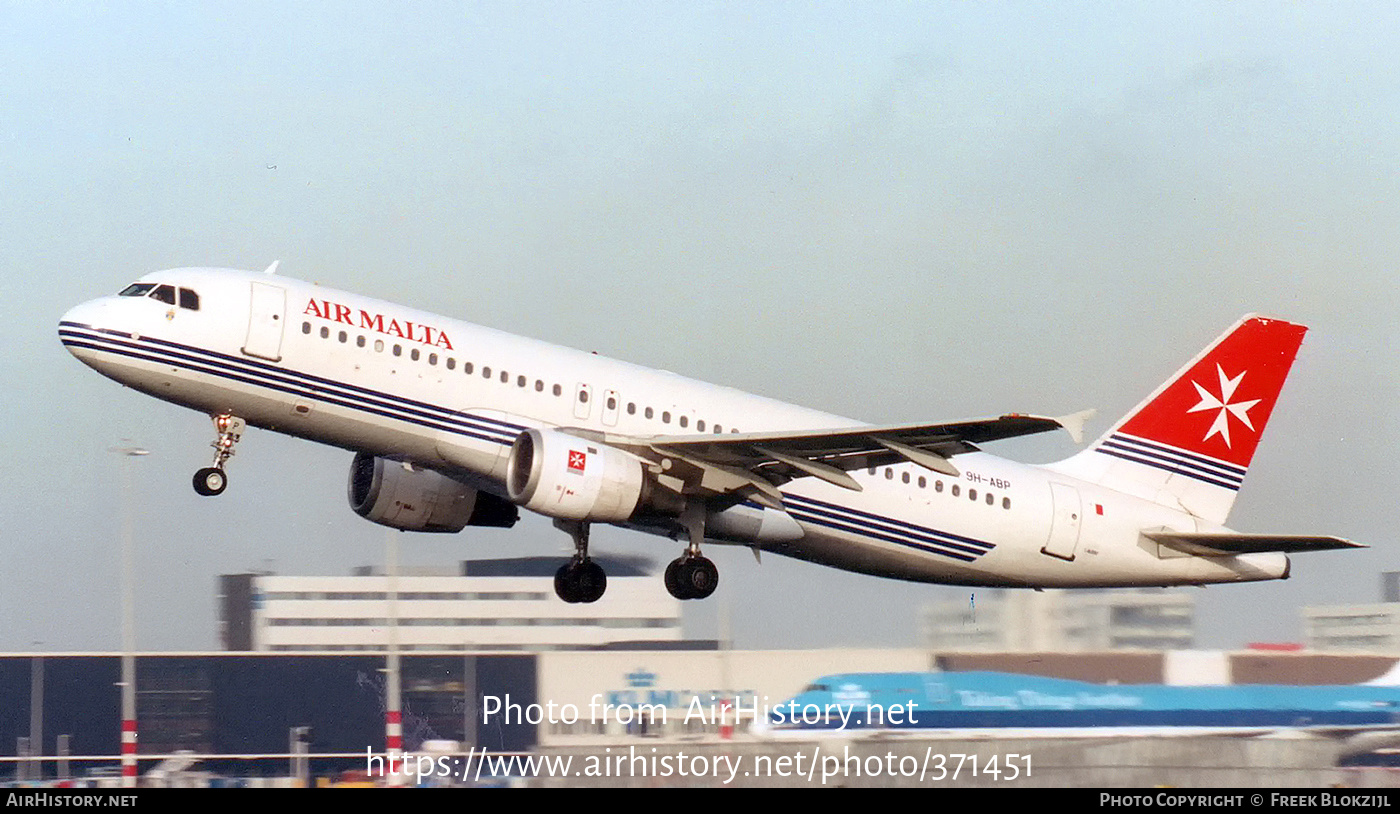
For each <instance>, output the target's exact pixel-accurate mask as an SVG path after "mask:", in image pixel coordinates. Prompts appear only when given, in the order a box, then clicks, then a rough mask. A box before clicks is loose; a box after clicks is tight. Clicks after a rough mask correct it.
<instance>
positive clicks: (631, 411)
mask: <svg viewBox="0 0 1400 814" xmlns="http://www.w3.org/2000/svg"><path fill="white" fill-rule="evenodd" d="M301 332H302V333H304V334H310V333H311V323H310V322H303V323H301ZM330 336H331V329H330V328H329V327H327V326H325V325H322V326H321V338H322V339H330ZM336 339H337V340H339V341H340V342H341V343H342V344H344V343H346V342H349V341H350V335H349V334H348V333H347V332H345V331H341V332H340V333H339V334H338V335H337V336H336ZM365 344H366V338H365V335H364V334H359V335H358V336H356V337H355V347H357V348H363V347H365ZM374 350H375V352H376V353H383V352H384V340H382V339H376V340H374ZM391 352H392V353H393V354H394V355H395V356H402V355H403V345H398V344H396V345H394V346H393V348H392V349H391ZM422 356H423V353H422V351H421V350H419V349H418V348H410V349H409V351H408V358H409V359H411V360H413V361H415V362H416V361H418V360H419V359H421V358H422ZM437 363H438V355H437V354H436V353H434V352H431V351H430V352H429V353H428V364H430V365H436V364H437ZM445 364H446V367H447V369H448V370H455V369H456V368H457V359H456V357H453V356H448V357H447V359H446V362H445ZM474 369H475V368H474V366H473V365H472V363H471V362H463V363H462V372H463V373H465V374H467V375H471V374H472V372H473V371H474ZM481 376H482V378H485V379H489V378H491V368H490V367H489V366H483V367H482V368H481ZM500 379H501V383H502V384H509V383H510V373H508V372H506V371H504V370H502V371H501V372H500ZM529 381H530V380H529V379H528V378H527V377H525V376H517V377H516V379H515V383H516V386H518V387H525V386H526V385H528V384H529ZM551 391H552V392H553V393H554V395H555V396H562V395H564V388H563V387H562V386H561V385H558V384H556V385H554V386H553V387H552V388H551ZM535 392H536V393H543V392H544V380H543V379H535ZM578 400H579V403H581V404H587V403H588V391H587V390H580V391H579V393H578ZM607 409H609V410H616V409H617V397H616V396H608V402H607ZM627 414H628V415H636V414H637V403H636V402H633V401H629V402H627ZM642 416H643V417H644V418H648V419H654V417H655V416H656V410H655V409H653V408H651V407H645V408H643V409H642ZM661 423H662V424H670V423H671V411H670V410H662V411H661ZM676 423H677V424H679V425H680V426H681V427H683V428H688V427H689V426H690V417H689V416H685V415H682V416H679V417H678V418H677V420H676ZM705 426H706V425H705V419H703V418H701V419H697V420H696V422H695V431H696V432H704V431H705ZM729 431H730V432H738V430H737V429H732V428H731V429H730V430H729ZM711 432H713V433H715V434H716V435H718V434H720V433H722V432H724V427H723V426H721V425H719V424H715V425H713V429H712V430H711Z"/></svg>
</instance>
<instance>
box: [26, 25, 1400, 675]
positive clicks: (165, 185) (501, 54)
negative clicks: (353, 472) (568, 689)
mask: <svg viewBox="0 0 1400 814" xmlns="http://www.w3.org/2000/svg"><path fill="white" fill-rule="evenodd" d="M1125 5H1126V6H1130V7H1125ZM1134 5H1137V4H1121V3H1101V4H1093V3H1076V4H1031V3H1016V4H994V3H962V2H950V3H929V2H918V3H908V4H904V3H893V2H890V3H822V4H818V3H759V2H752V3H750V2H736V3H713V4H704V3H664V4H662V3H604V2H589V3H533V4H532V3H484V4H471V3H425V2H414V3H386V2H383V0H376V2H373V3H365V4H352V3H343V2H340V3H298V2H292V3H288V2H276V3H267V4H253V3H245V2H231V3H217V4H216V3H174V4H157V3H134V4H124V3H101V4H86V3H74V4H66V5H59V4H52V3H17V4H16V3H10V2H7V1H6V0H0V150H2V151H3V160H0V269H3V271H0V275H3V277H0V279H3V280H4V286H3V293H4V295H5V296H4V297H3V298H0V340H3V347H5V348H7V349H8V352H7V353H5V354H3V355H0V374H3V379H4V382H5V383H6V386H5V387H4V388H3V389H0V410H2V411H3V412H0V415H3V417H4V425H3V427H4V432H3V435H0V438H3V441H0V443H3V445H4V446H3V455H0V494H3V495H4V496H5V497H4V499H3V501H0V506H2V507H3V508H0V540H2V541H3V551H4V558H3V561H2V562H3V566H0V568H2V569H3V570H0V574H3V576H0V649H3V650H13V649H29V648H30V647H33V646H36V644H35V643H39V644H38V645H37V646H38V647H41V648H42V649H50V650H52V649H86V648H93V649H113V648H116V647H117V646H119V642H120V638H119V626H118V621H117V610H118V601H119V593H118V585H117V578H116V574H117V572H118V567H117V566H118V556H117V541H118V528H119V525H118V522H117V520H118V517H119V507H120V494H121V478H120V464H121V460H120V457H119V456H117V455H115V454H112V453H110V452H108V449H109V448H111V447H113V446H117V445H119V444H121V443H123V442H122V440H121V439H124V438H129V439H133V441H134V442H135V443H138V444H140V445H141V446H144V447H146V448H148V449H150V450H151V452H152V454H151V455H150V456H149V457H147V458H144V459H140V460H137V461H135V462H134V463H133V472H134V473H135V475H136V482H135V486H134V498H133V500H134V504H135V505H136V506H137V516H136V528H137V530H138V535H139V539H140V560H139V563H140V573H141V582H142V594H141V597H140V600H139V617H138V626H139V632H138V638H139V641H140V643H141V644H142V645H143V646H145V647H150V648H172V649H186V648H199V649H204V648H215V647H217V646H218V638H217V609H216V605H215V595H216V591H217V587H216V578H217V575H219V574H221V573H230V572H237V571H243V570H246V569H255V568H266V567H271V568H274V569H275V570H277V571H279V572H281V573H300V574H313V573H333V574H342V573H346V572H347V569H348V568H350V567H352V566H354V565H359V564H364V563H369V562H377V561H378V560H379V559H380V557H381V556H382V542H383V539H384V532H383V530H382V529H381V528H380V527H378V526H375V525H372V524H370V523H367V522H365V521H364V520H361V519H360V518H359V517H357V516H355V515H354V514H353V513H352V512H350V510H349V509H348V507H347V505H346V500H345V487H344V481H345V477H346V472H347V469H348V466H349V461H350V455H349V454H348V453H346V452H343V451H340V450H334V449H327V448H323V447H318V446H315V445H313V444H310V443H307V442H303V441H298V440H294V439H290V438H287V437H283V436H279V435H274V434H272V433H268V432H262V431H251V432H250V433H249V434H248V435H246V436H245V437H244V440H243V442H242V443H241V444H240V445H239V447H238V455H237V457H236V458H235V459H233V461H232V462H231V464H230V475H231V486H230V488H229V490H228V492H227V493H225V494H224V495H223V496H222V497H220V498H218V499H207V498H200V497H198V496H196V495H195V494H194V492H193V491H192V490H191V488H190V484H189V480H190V475H191V474H192V473H193V471H194V470H195V469H196V468H198V467H200V466H205V465H207V463H208V460H209V457H210V454H211V451H210V450H209V447H208V444H209V442H210V441H211V440H213V434H212V430H211V429H210V426H209V423H208V420H207V418H206V417H204V416H202V415H198V414H195V413H192V412H188V411H185V410H182V409H180V408H177V407H174V406H171V405H167V404H164V403H161V402H157V401H154V400H152V399H149V398H146V397H144V396H140V395H138V394H135V393H133V392H131V391H128V390H124V389H122V388H120V387H119V386H117V385H116V384H114V383H112V382H110V381H108V380H106V379H103V378H101V377H100V376H97V375H96V374H94V373H93V372H91V371H90V370H88V369H87V368H86V367H84V366H83V365H81V364H80V363H78V362H77V361H76V360H74V359H72V358H71V357H70V356H69V355H68V353H67V352H66V351H65V350H64V349H63V348H62V346H61V345H60V344H59V342H58V339H57V333H56V330H57V321H58V318H59V316H60V315H61V314H62V313H63V311H64V310H65V309H67V308H68V307H69V306H71V305H73V304H75V303H77V302H80V301H83V300H86V299H90V298H92V297H94V296H97V295H100V294H104V293H109V292H113V291H116V290H118V289H119V288H121V287H122V286H123V285H125V284H126V283H127V282H129V281H130V280H131V279H133V278H135V277H137V276H139V275H141V274H144V273H146V272H149V271H152V270H156V269H160V268H166V267H172V266H182V265H228V266H235V267H241V268H251V269H260V268H263V267H265V266H266V265H267V264H268V263H270V262H271V261H273V260H276V259H279V258H280V259H281V260H282V266H281V273H282V274H284V275H286V276H290V277H298V278H304V279H313V280H317V281H320V282H322V283H325V284H327V285H333V286H336V287H339V288H348V289H353V290H357V291H361V292H363V293H367V294H371V295H375V296H379V297H384V298H388V299H395V300H398V301H401V302H404V303H406V304H409V305H414V306H419V307H425V308H430V309H433V310H437V311H442V312H446V313H448V314H451V315H452V316H456V317H461V318H465V319H470V320H474V321H477V322H481V323H485V324H488V325H491V326H494V327H499V328H503V329H506V330H511V331H514V332H518V333H522V334H526V335H530V336H536V337H540V338H543V339H547V340H551V341H555V342H559V343H563V344H567V345H571V346H575V347H582V348H586V349H592V350H597V351H599V352H601V353H606V354H609V355H613V356H617V357H621V358H625V359H629V360H632V361H636V362H640V363H643V364H649V365H654V366H658V367H665V368H668V369H671V370H675V371H677V372H680V373H684V374H687V375H691V376H695V377H697V378H701V379H705V380H710V381H715V382H720V383H723V384H729V385H734V386H737V387H741V388H744V389H748V390H752V391H756V392H759V393H762V394H764V395H769V396H774V397H778V398H782V399H785V400H789V401H793V402H798V403H802V404H806V405H810V406H813V407H818V408H821V409H825V410H829V411H832V412H836V413H840V414H844V415H850V416H853V417H857V418H862V419H867V420H871V421H878V422H895V421H935V420H943V419H953V418H962V417H968V416H976V415H995V414H999V413H1002V412H1007V411H1024V412H1037V413H1045V414H1059V413H1065V412H1070V411H1073V410H1078V409H1082V408H1085V407H1097V408H1099V409H1100V411H1101V417H1100V419H1099V420H1098V421H1097V422H1096V423H1095V424H1094V425H1093V426H1091V430H1093V431H1094V432H1095V433H1096V432H1098V431H1102V430H1103V429H1105V428H1106V427H1107V426H1108V424H1109V423H1110V422H1111V420H1112V417H1114V416H1117V415H1119V414H1121V413H1122V412H1124V411H1125V410H1127V409H1128V408H1130V407H1131V406H1132V405H1133V404H1134V403H1136V402H1137V401H1138V400H1139V399H1140V398H1141V397H1142V396H1143V395H1145V394H1146V393H1147V392H1148V391H1149V390H1150V389H1151V388H1153V387H1155V386H1156V385H1157V384H1158V383H1159V382H1160V381H1161V380H1163V379H1164V378H1165V377H1166V376H1167V375H1169V374H1170V373H1171V372H1172V371H1173V370H1175V369H1176V368H1177V367H1178V366H1179V365H1180V364H1181V363H1183V362H1184V361H1185V360H1186V359H1188V358H1189V357H1191V356H1192V355H1194V354H1195V353H1196V352H1197V351H1198V350H1199V349H1200V348H1201V347H1202V346H1203V345H1204V344H1205V343H1206V342H1208V341H1209V340H1211V339H1212V338H1213V337H1214V336H1215V335H1216V334H1217V333H1219V332H1220V331H1221V330H1223V329H1224V328H1225V327H1226V326H1227V325H1229V324H1230V323H1231V322H1232V321H1233V320H1235V319H1236V318H1238V317H1239V316H1240V315H1241V314H1243V313H1246V312H1250V311H1260V312H1265V313H1270V314H1274V315H1277V316H1282V317H1286V318H1289V319H1292V320H1295V321H1300V322H1303V323H1306V324H1308V325H1309V326H1311V328H1312V331H1311V333H1309V335H1308V339H1307V342H1306V344H1305V345H1304V348H1303V351H1302V353H1301V355H1300V357H1299V360H1298V363H1297V365H1296V367H1295V369H1294V375H1293V377H1292V380H1291V381H1290V384H1289V387H1288V388H1287V389H1286V390H1285V392H1284V397H1283V402H1282V404H1281V405H1280V408H1279V410H1278V412H1276V413H1275V417H1274V420H1273V422H1272V424H1271V428H1270V432H1269V434H1268V435H1267V436H1266V437H1265V440H1264V442H1263V444H1262V446H1261V447H1260V449H1259V453H1258V456H1257V457H1256V460H1255V466H1254V468H1253V470H1252V471H1251V473H1250V476H1249V479H1248V480H1247V482H1246V485H1245V488H1244V490H1243V491H1242V492H1241V496H1240V499H1239V501H1238V502H1237V504H1236V509H1235V512H1234V514H1233V515H1232V517H1231V525H1232V526H1234V527H1236V528H1239V529H1241V530H1244V531H1273V532H1290V533H1329V534H1338V535H1342V536H1346V537H1350V538H1353V539H1356V540H1359V541H1362V542H1366V543H1369V544H1371V545H1372V546H1374V547H1373V548H1372V549H1370V550H1368V551H1365V552H1337V553H1326V554H1316V555H1311V556H1307V555H1303V556H1298V557H1296V558H1294V577H1293V579H1292V580H1290V581H1288V582H1286V583H1266V584H1260V585H1252V586H1218V587H1213V588H1209V589H1204V590H1201V591H1199V592H1198V593H1197V598H1198V607H1199V615H1200V626H1199V627H1200V634H1201V635H1200V644H1201V645H1203V646H1209V647H1233V646H1238V645H1242V644H1244V643H1246V642H1249V641H1256V640H1275V641H1276V640H1292V639H1297V638H1298V637H1299V636H1300V635H1301V624H1300V622H1299V616H1298V613H1297V609H1298V608H1299V607H1300V606H1301V605H1303V604H1307V603H1351V602H1371V601H1375V600H1376V599H1377V598H1378V590H1379V589H1378V583H1379V577H1378V575H1379V572H1381V571H1383V570H1391V569H1400V561H1397V558H1396V557H1395V556H1394V552H1395V550H1396V546H1397V541H1396V540H1395V539H1394V538H1395V534H1394V528H1395V523H1394V516H1395V513H1396V511H1397V510H1396V502H1395V500H1394V492H1395V490H1396V487H1397V485H1400V464H1397V456H1396V454H1395V450H1396V449H1397V441H1400V426H1398V425H1397V421H1396V418H1397V405H1396V395H1397V393H1396V372H1395V370H1396V367H1395V366H1396V343H1395V341H1394V340H1393V338H1392V336H1393V328H1392V326H1393V324H1394V323H1395V322H1396V311H1397V302H1398V301H1400V297H1397V294H1400V290H1397V289H1400V283H1397V276H1396V269H1397V268H1400V209H1397V203H1398V202H1400V194H1397V193H1400V172H1398V171H1400V73H1398V72H1397V68H1396V63H1395V54H1396V53H1397V52H1400V34H1397V32H1400V8H1397V7H1396V6H1395V5H1394V4H1389V3H1375V4H1344V3H1326V4H1322V3H1315V4H1313V3H1250V2H1240V3H1220V2H1215V1H1214V0H1212V1H1210V2H1201V3H1185V2H1183V3H1153V4H1141V5H1143V6H1146V8H1134V7H1131V6H1134ZM992 451H994V452H998V453H999V454H1004V455H1007V456H1008V457H1013V458H1020V459H1022V460H1032V461H1047V460H1052V459H1055V458H1057V457H1061V456H1064V455H1068V454H1070V453H1071V452H1073V451H1074V447H1073V445H1072V444H1071V443H1070V442H1069V441H1068V440H1067V439H1061V438H1054V439H1029V440H1025V441H1017V442H1006V443H1002V444H999V445H996V446H995V447H994V448H993V449H992ZM594 541H595V550H603V551H614V552H628V553H648V554H651V555H652V556H654V557H655V558H656V559H657V560H658V561H659V562H665V561H666V560H669V559H670V558H672V557H674V556H675V555H676V554H677V553H678V551H679V547H678V546H677V545H675V544H672V543H670V542H669V541H665V540H661V539H658V538H650V537H646V536H643V535H639V534H633V533H628V532H621V531H616V530H611V529H607V530H603V529H600V530H599V531H598V532H596V533H595V536H594ZM567 548H568V541H567V538H566V537H565V536H564V535H563V534H560V533H558V532H556V531H554V530H553V529H551V528H550V527H549V526H548V524H547V523H544V522H541V521H538V520H534V521H530V522H526V523H522V524H521V525H520V526H517V527H516V528H515V529H514V530H511V531H508V532H507V531H499V530H490V531H471V530H469V531H467V532H465V533H463V534H461V535H457V536H454V537H442V536H416V535H410V536H406V537H405V538H404V545H403V546H402V550H403V557H404V559H405V560H406V561H408V562H413V563H424V564H429V563H436V564H450V563H453V562H455V561H457V560H460V559H464V558H470V557H481V556H509V555H521V554H552V553H558V554H560V556H561V557H562V556H564V553H565V552H566V551H567ZM709 551H710V552H711V556H712V557H713V558H714V559H715V560H716V562H717V563H718V565H719V566H720V570H721V585H720V589H719V592H718V593H717V595H716V596H715V597H714V598H713V599H711V600H709V601H706V602H691V603H686V614H687V616H686V619H687V626H688V629H689V630H690V631H691V632H693V633H695V634H697V635H714V633H715V630H716V626H717V624H718V623H717V619H718V618H719V617H720V616H721V615H722V614H723V615H727V616H728V618H729V620H730V622H729V624H730V627H731V629H732V632H733V636H734V639H735V641H736V643H737V644H738V645H740V646H749V647H775V648H776V647H789V646H798V647H802V646H812V645H827V644H892V645H908V644H913V643H914V640H915V632H916V630H917V624H916V611H917V608H918V606H919V604H920V603H921V602H922V601H926V600H928V599H931V598H942V597H949V596H965V595H966V593H967V591H966V590H963V589H947V588H937V587H931V586H924V585H910V584H904V583H897V582H890V581H884V580H877V579H874V578H870V577H864V576H856V575H851V574H845V573H841V572H837V571H833V570H830V569H824V568H821V567H818V566H813V565H807V564H803V563H796V562H792V561H787V560H783V559H781V558H778V557H774V556H770V557H765V558H764V562H763V564H762V565H758V564H756V563H755V562H754V560H753V557H752V556H751V555H750V554H749V552H748V551H747V550H744V549H725V548H722V547H718V546H712V547H711V548H710V549H709ZM724 609H727V614H726V613H725V610H724Z"/></svg>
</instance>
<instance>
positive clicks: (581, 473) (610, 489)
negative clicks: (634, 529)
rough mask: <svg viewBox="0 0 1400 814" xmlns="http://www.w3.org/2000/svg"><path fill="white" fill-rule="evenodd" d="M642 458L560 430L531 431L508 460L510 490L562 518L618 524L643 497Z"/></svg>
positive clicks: (517, 498) (528, 505)
mask: <svg viewBox="0 0 1400 814" xmlns="http://www.w3.org/2000/svg"><path fill="white" fill-rule="evenodd" d="M645 486H646V474H645V472H644V471H643V469H642V462H641V461H640V460H639V459H637V458H635V457H633V456H632V455H629V454H627V453H626V452H623V451H622V450H620V449H617V448H615V447H610V446H608V445H606V444H600V443H598V442H596V441H588V440H585V439H583V438H578V437H575V436H572V435H568V434H566V433H562V432H559V431H557V430H526V431H525V432H522V433H521V434H520V435H519V436H517V437H516V439H515V444H514V445H512V446H511V448H510V460H509V461H508V462H507V465H506V493H507V494H509V495H510V499H511V500H513V501H515V502H516V503H517V504H519V505H521V506H524V507H525V508H527V509H529V510H530V511H532V512H539V513H540V514H543V515H546V516H548V517H554V518H558V519H560V520H587V521H590V522H600V523H618V522H622V521H624V520H627V519H628V518H630V517H632V515H633V514H635V513H636V511H637V507H638V505H639V504H640V503H641V502H642V493H643V490H644V489H645Z"/></svg>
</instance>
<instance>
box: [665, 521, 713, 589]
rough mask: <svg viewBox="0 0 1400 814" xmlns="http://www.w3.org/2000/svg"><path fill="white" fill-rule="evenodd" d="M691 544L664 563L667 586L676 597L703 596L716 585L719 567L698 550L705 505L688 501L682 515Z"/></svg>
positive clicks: (702, 529) (703, 529) (701, 536)
mask: <svg viewBox="0 0 1400 814" xmlns="http://www.w3.org/2000/svg"><path fill="white" fill-rule="evenodd" d="M681 523H682V524H684V525H685V527H686V534H687V535H688V536H689V537H690V544H689V545H687V546H686V549H685V553H684V554H682V555H680V556H679V557H677V558H676V559H674V560H671V564H670V565H667V566H666V590H667V591H669V592H670V593H671V596H674V597H675V598H677V599H704V598H705V597H707V596H709V595H710V594H712V593H714V592H715V588H716V587H718V586H719V569H718V568H716V567H715V564H714V563H713V562H711V561H710V560H709V559H708V558H706V557H704V556H701V554H700V542H701V541H702V540H704V539H705V509H704V507H703V506H702V505H699V504H691V505H690V506H687V507H686V510H685V512H684V513H683V514H682V515H681Z"/></svg>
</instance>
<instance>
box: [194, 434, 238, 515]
mask: <svg viewBox="0 0 1400 814" xmlns="http://www.w3.org/2000/svg"><path fill="white" fill-rule="evenodd" d="M247 428H248V423H247V422H246V421H244V420H243V419H241V418H239V417H238V416H234V415H229V414H228V413H223V414H220V415H216V416H214V429H216V430H218V432H219V437H218V438H217V439H215V440H214V443H212V444H210V446H212V447H213V448H214V465H213V466H206V467H204V468H203V469H201V470H199V471H198V472H196V473H194V490H195V491H196V492H198V493H199V494H201V495H204V496H205V497H212V496H213V495H218V494H222V493H223V491H224V488H225V487H227V486H228V475H226V474H224V463H225V462H226V461H228V459H229V458H232V457H233V445H234V444H236V443H238V439H239V438H241V437H243V431H244V430H245V429H247Z"/></svg>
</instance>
